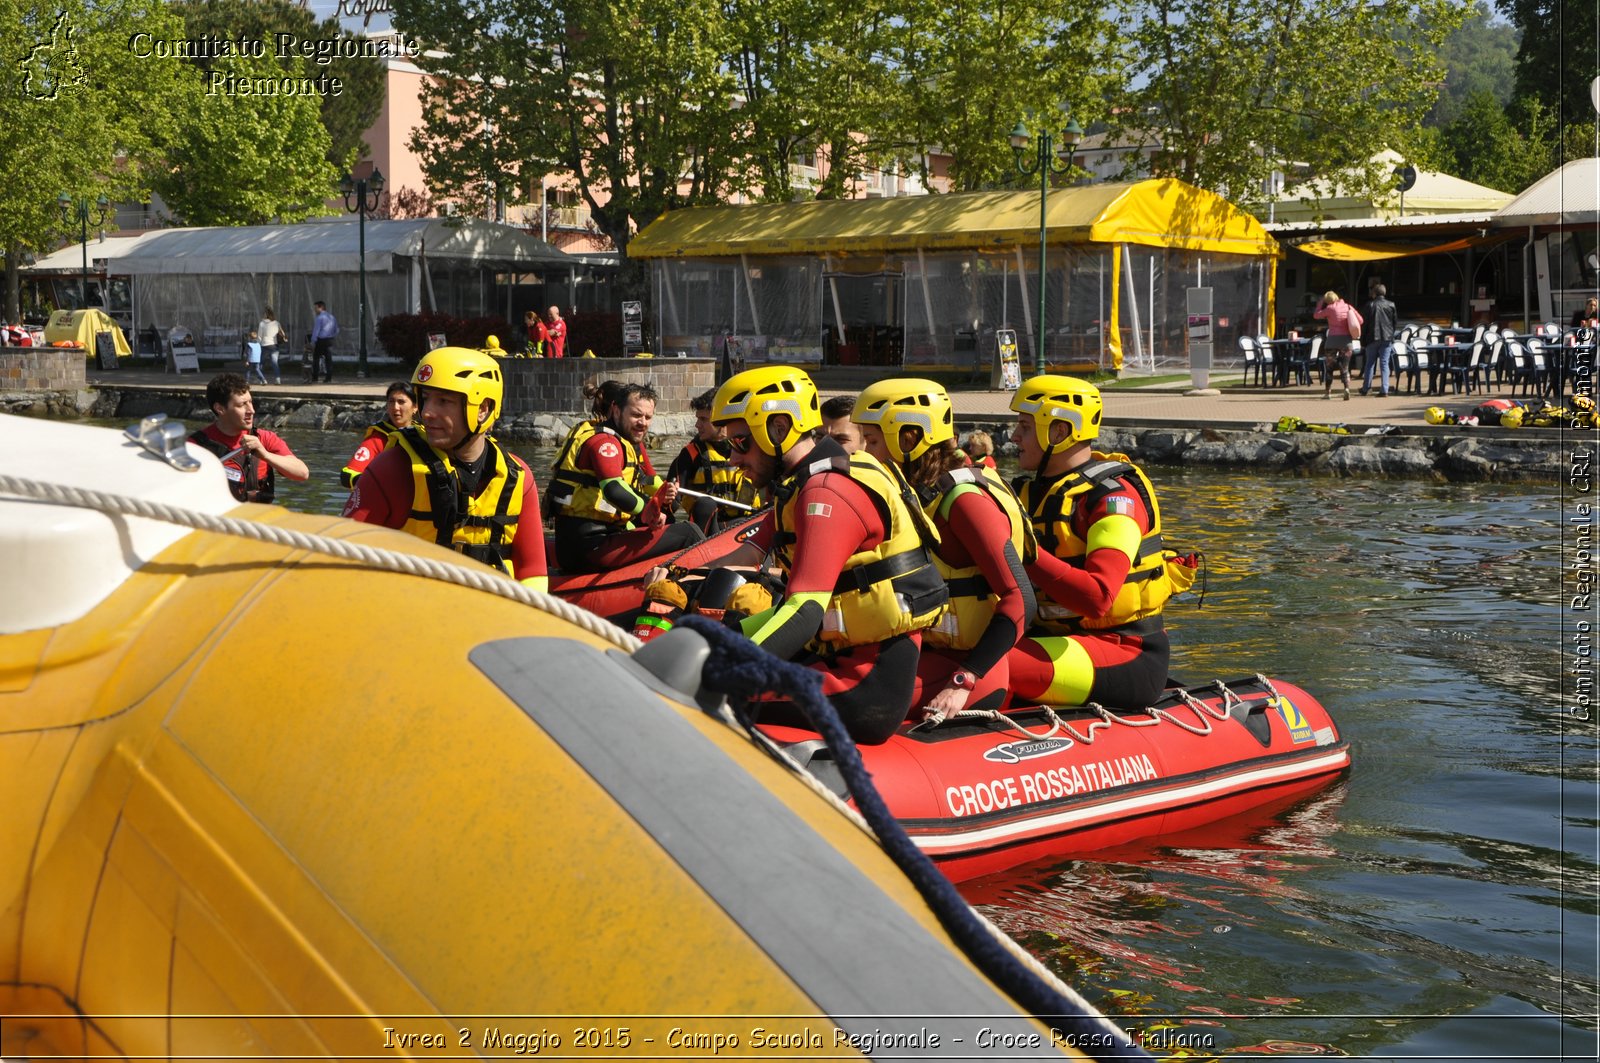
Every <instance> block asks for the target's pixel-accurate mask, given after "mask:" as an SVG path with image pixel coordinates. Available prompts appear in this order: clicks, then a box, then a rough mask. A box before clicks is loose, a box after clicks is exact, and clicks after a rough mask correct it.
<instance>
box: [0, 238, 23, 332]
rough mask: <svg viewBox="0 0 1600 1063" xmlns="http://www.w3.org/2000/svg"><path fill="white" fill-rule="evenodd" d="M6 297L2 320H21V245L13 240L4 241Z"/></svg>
mask: <svg viewBox="0 0 1600 1063" xmlns="http://www.w3.org/2000/svg"><path fill="white" fill-rule="evenodd" d="M5 250H6V296H5V313H4V315H3V319H4V320H5V321H6V322H8V323H11V322H18V321H21V320H22V262H21V261H20V260H21V258H22V245H21V244H19V243H18V242H17V241H15V240H8V241H6V248H5Z"/></svg>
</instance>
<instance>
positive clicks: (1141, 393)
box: [89, 367, 1511, 427]
mask: <svg viewBox="0 0 1600 1063" xmlns="http://www.w3.org/2000/svg"><path fill="white" fill-rule="evenodd" d="M214 372H216V370H205V371H203V372H201V373H200V374H198V375H197V374H195V373H184V374H182V375H174V374H172V373H166V372H162V371H161V370H159V369H148V368H125V369H116V370H101V369H97V368H93V367H91V368H90V369H89V383H90V386H91V387H96V388H127V387H150V388H162V389H170V388H183V389H186V390H188V389H193V390H197V391H204V389H205V383H206V381H207V380H208V379H210V378H211V376H212V375H213V373H214ZM403 375H404V374H403V373H402V372H401V371H400V369H399V368H398V367H393V368H392V369H390V370H388V371H385V369H379V370H378V371H377V374H376V375H374V376H373V377H371V378H369V379H366V380H357V379H356V378H355V377H354V376H353V375H352V376H347V377H343V378H340V379H337V380H336V381H335V382H334V383H332V384H300V383H294V384H291V383H288V382H287V380H286V381H285V383H283V384H281V385H274V384H267V385H265V386H262V385H259V384H258V385H256V386H255V388H254V391H255V393H256V394H258V395H261V396H270V397H282V398H297V399H304V400H314V399H317V398H332V399H346V400H349V399H361V398H367V399H371V400H372V401H374V402H381V401H382V399H383V391H384V388H385V386H387V384H388V383H389V381H390V380H391V379H397V378H400V377H401V376H403ZM819 376H822V377H823V379H822V381H821V382H820V386H821V388H822V391H823V394H824V396H827V395H834V394H846V392H842V391H839V390H837V389H830V388H829V387H828V386H827V381H826V374H825V373H824V374H819ZM1136 380H1137V378H1135V381H1136ZM1127 383H1128V384H1132V383H1134V382H1133V381H1129V382H1127ZM1212 383H1213V384H1216V385H1220V387H1219V390H1218V393H1217V394H1215V395H1187V394H1185V392H1186V391H1187V390H1188V385H1187V384H1186V383H1181V384H1180V383H1170V384H1159V385H1153V386H1145V387H1138V386H1119V387H1114V388H1106V389H1104V390H1103V392H1102V394H1103V395H1104V396H1105V403H1106V417H1107V419H1108V420H1109V421H1111V422H1113V423H1117V424H1124V425H1151V426H1154V425H1168V424H1170V425H1174V426H1184V427H1204V426H1206V425H1216V426H1218V427H1239V426H1245V425H1255V424H1262V423H1266V424H1271V423H1272V422H1275V421H1277V419H1278V418H1280V417H1284V416H1292V417H1298V418H1300V419H1301V420H1304V421H1310V422H1313V423H1334V424H1340V423H1342V424H1349V425H1381V424H1392V425H1396V426H1399V427H1406V426H1412V425H1423V424H1426V422H1425V421H1424V420H1423V411H1425V410H1426V409H1427V408H1428V407H1429V406H1432V405H1440V406H1443V407H1444V408H1445V409H1447V410H1452V411H1455V412H1458V413H1465V412H1467V411H1468V410H1470V409H1471V408H1472V407H1473V406H1475V405H1477V403H1478V402H1480V401H1482V397H1481V396H1478V395H1465V394H1463V395H1445V396H1444V397H1442V398H1440V397H1437V396H1428V395H1409V396H1407V395H1399V394H1394V395H1391V396H1390V397H1389V398H1387V399H1383V398H1379V397H1378V396H1377V394H1376V392H1374V393H1373V394H1372V395H1370V396H1367V397H1366V398H1362V397H1361V396H1360V395H1357V394H1355V393H1352V397H1351V399H1350V401H1349V402H1344V401H1342V400H1341V399H1340V398H1339V397H1338V392H1337V391H1335V393H1334V398H1333V400H1332V401H1328V402H1325V401H1323V398H1322V391H1321V388H1320V387H1316V388H1312V387H1287V388H1260V387H1245V386H1243V383H1242V381H1241V380H1240V378H1239V377H1238V376H1237V375H1229V374H1213V377H1212ZM1011 394H1012V393H1011V392H1009V391H989V390H955V391H952V392H951V393H950V398H951V401H952V402H953V403H954V404H955V410H956V418H957V419H958V420H961V421H974V420H981V421H990V420H1000V421H1003V420H1009V419H1010V418H1011V417H1012V416H1013V414H1012V413H1011V412H1010V402H1011ZM1488 395H1489V397H1493V396H1496V395H1511V390H1510V388H1503V389H1501V390H1500V391H1492V390H1491V391H1490V392H1489V393H1488Z"/></svg>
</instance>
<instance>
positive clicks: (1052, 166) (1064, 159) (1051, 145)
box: [1011, 119, 1083, 373]
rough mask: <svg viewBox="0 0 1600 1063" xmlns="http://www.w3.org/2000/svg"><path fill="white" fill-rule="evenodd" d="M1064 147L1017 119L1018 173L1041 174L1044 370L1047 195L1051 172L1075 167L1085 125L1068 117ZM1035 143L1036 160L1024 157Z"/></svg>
mask: <svg viewBox="0 0 1600 1063" xmlns="http://www.w3.org/2000/svg"><path fill="white" fill-rule="evenodd" d="M1059 135H1060V137H1061V147H1060V149H1059V151H1057V150H1056V149H1055V137H1056V134H1053V133H1052V132H1051V131H1050V130H1049V129H1041V130H1040V131H1039V135H1038V136H1037V137H1031V136H1029V135H1028V127H1027V125H1026V124H1025V123H1024V122H1023V121H1022V120H1021V119H1018V120H1017V125H1016V128H1014V129H1013V130H1011V154H1012V155H1013V156H1014V157H1015V158H1016V160H1017V172H1018V173H1021V174H1023V175H1024V176H1031V175H1032V174H1035V173H1037V174H1038V175H1039V318H1038V321H1037V322H1036V324H1035V327H1034V334H1033V371H1034V372H1035V373H1042V372H1044V342H1045V340H1044V291H1045V289H1044V270H1045V253H1044V251H1045V245H1044V237H1045V194H1046V193H1048V192H1049V191H1050V175H1051V174H1053V173H1066V172H1067V171H1068V170H1070V169H1072V156H1073V155H1074V154H1076V153H1077V150H1078V142H1079V141H1080V140H1082V139H1083V127H1082V126H1080V125H1078V123H1077V122H1076V121H1071V120H1069V121H1068V122H1067V125H1066V128H1064V129H1062V130H1061V133H1060V134H1059ZM1030 142H1032V143H1034V144H1035V146H1036V151H1035V155H1034V159H1033V162H1032V163H1031V164H1030V163H1028V162H1027V161H1026V160H1025V157H1024V152H1026V151H1027V150H1028V144H1029V143H1030Z"/></svg>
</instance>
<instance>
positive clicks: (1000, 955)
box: [678, 614, 1153, 1060]
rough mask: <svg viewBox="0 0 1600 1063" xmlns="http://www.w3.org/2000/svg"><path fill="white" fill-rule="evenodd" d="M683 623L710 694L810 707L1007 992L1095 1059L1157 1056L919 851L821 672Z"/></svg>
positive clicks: (942, 913) (867, 808)
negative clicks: (1029, 955)
mask: <svg viewBox="0 0 1600 1063" xmlns="http://www.w3.org/2000/svg"><path fill="white" fill-rule="evenodd" d="M678 623H679V626H682V627H687V628H689V629H690V630H691V631H694V632H696V633H697V634H699V635H700V636H701V637H702V638H704V639H705V640H706V642H707V643H708V644H709V646H710V648H711V654H710V656H709V657H708V658H707V659H706V662H705V664H704V666H703V667H702V669H701V683H702V684H703V685H704V687H705V688H706V689H707V690H711V691H715V692H717V693H720V694H724V695H727V696H729V697H730V698H731V699H737V700H738V701H739V702H741V703H742V702H743V701H744V700H745V699H748V698H751V697H756V696H759V695H765V694H777V695H778V696H779V697H783V698H786V699H787V700H789V701H790V702H792V703H793V704H794V705H795V706H796V707H797V708H799V709H800V711H801V712H802V713H804V715H805V717H806V719H807V721H808V723H809V724H810V726H811V727H812V729H814V730H815V731H816V732H817V733H818V734H819V735H821V736H822V740H823V742H824V743H825V744H826V745H827V747H828V752H829V753H830V754H831V755H832V757H833V760H834V763H835V764H836V765H837V767H838V768H839V774H840V776H841V777H842V778H843V779H844V781H845V784H846V786H848V787H849V790H850V794H851V796H852V797H853V798H854V799H855V803H856V807H857V809H859V810H860V813H861V816H862V818H863V819H864V820H865V821H866V822H867V825H868V826H869V827H870V828H871V829H872V831H873V833H875V834H876V835H877V836H878V842H879V844H880V845H881V846H882V847H883V850H884V852H885V853H887V854H888V856H889V858H890V859H891V860H893V861H894V863H895V865H896V866H898V867H899V868H900V870H901V871H902V872H903V873H904V874H905V875H906V877H907V878H909V879H910V880H911V882H912V885H914V886H915V887H916V889H917V892H918V893H920V894H921V895H922V897H923V899H924V900H926V901H927V903H928V906H929V907H930V908H931V909H932V910H933V913H934V915H935V916H937V918H938V920H939V922H940V925H942V926H943V927H944V929H945V932H946V933H948V934H949V935H950V937H951V938H952V940H954V941H955V942H956V944H957V946H958V947H960V948H961V950H962V951H963V952H965V953H966V954H967V956H968V957H969V958H970V959H971V960H972V961H973V962H974V963H975V964H977V966H978V967H979V968H980V969H981V970H983V971H984V973H985V974H987V975H988V976H989V978H990V979H992V980H993V981H994V982H995V984H996V985H997V986H999V988H1000V989H1001V990H1002V991H1004V992H1005V993H1007V994H1008V995H1010V996H1011V997H1012V998H1013V999H1014V1000H1016V1001H1017V1002H1018V1003H1019V1004H1021V1005H1022V1006H1023V1007H1025V1008H1027V1009H1028V1011H1029V1012H1030V1013H1032V1014H1033V1015H1034V1016H1035V1017H1036V1018H1038V1019H1039V1020H1040V1021H1041V1022H1044V1023H1047V1024H1048V1025H1050V1026H1051V1027H1052V1028H1054V1029H1056V1030H1058V1031H1060V1033H1061V1034H1062V1036H1063V1038H1064V1039H1065V1040H1066V1041H1067V1042H1068V1043H1069V1044H1072V1045H1073V1046H1074V1047H1077V1048H1078V1049H1079V1051H1082V1052H1083V1053H1084V1054H1085V1055H1087V1056H1089V1057H1090V1058H1092V1059H1097V1060H1111V1059H1116V1060H1148V1059H1152V1058H1153V1057H1151V1056H1150V1055H1149V1053H1147V1052H1145V1051H1144V1050H1143V1049H1142V1048H1140V1047H1139V1046H1138V1045H1137V1044H1136V1043H1135V1042H1134V1041H1133V1039H1132V1038H1131V1037H1130V1036H1129V1035H1128V1033H1127V1031H1125V1030H1123V1029H1122V1028H1121V1027H1119V1026H1117V1025H1116V1024H1115V1023H1113V1022H1112V1021H1111V1020H1110V1019H1108V1018H1106V1017H1105V1016H1104V1015H1101V1014H1099V1013H1098V1012H1097V1011H1095V1010H1094V1008H1093V1006H1092V1005H1090V1004H1089V1002H1088V1001H1086V1000H1084V999H1083V997H1081V996H1079V995H1078V993H1077V992H1076V991H1074V990H1073V989H1072V987H1070V986H1068V985H1065V984H1064V983H1062V982H1061V981H1060V980H1059V979H1056V978H1054V977H1041V972H1042V969H1041V968H1040V967H1039V965H1038V964H1037V962H1022V961H1021V959H1020V957H1019V955H1018V953H1019V951H1020V946H1017V945H1016V943H1015V942H1013V941H1011V940H1010V939H1009V938H1007V937H1006V936H1005V935H1004V934H1002V933H1001V932H1000V931H999V930H998V929H997V928H996V927H995V926H994V925H993V924H992V923H990V922H989V921H988V920H986V919H984V918H983V917H982V916H981V915H980V914H979V913H978V912H976V911H974V910H973V908H972V906H971V905H970V904H968V903H967V901H966V898H964V897H962V896H961V894H960V892H959V891H957V889H956V887H955V884H954V883H952V882H951V881H950V879H949V878H948V877H947V876H946V875H945V874H944V872H942V871H940V870H939V868H938V867H937V865H935V864H934V862H933V860H932V859H931V858H930V857H929V856H928V855H927V854H926V853H924V852H923V851H922V850H921V849H919V848H917V845H916V843H915V842H914V841H912V840H911V837H910V836H909V835H907V834H906V832H905V828H904V827H902V826H901V825H900V822H899V821H898V820H896V819H895V818H894V816H893V814H891V813H890V811H889V808H888V806H887V805H886V804H885V803H884V800H883V797H882V796H881V795H880V794H879V793H878V791H877V789H876V788H875V787H874V786H873V784H872V776H871V774H870V773H868V771H867V770H866V766H865V765H864V764H863V763H862V760H861V752H860V750H858V749H857V748H856V744H855V742H854V740H852V739H851V737H850V734H849V732H848V731H847V730H846V729H845V726H844V723H843V722H842V721H841V720H840V719H839V714H838V711H837V710H836V709H835V708H834V707H833V705H832V704H831V703H830V702H829V701H828V699H827V697H826V696H824V694H823V693H822V676H821V674H820V673H818V672H816V671H813V670H812V669H810V668H805V667H802V666H801V665H797V664H794V663H792V662H789V661H785V660H781V659H779V658H778V657H775V656H773V655H772V654H770V653H768V652H767V651H766V650H763V649H762V648H761V647H760V646H757V645H756V644H755V643H753V642H751V641H750V640H749V639H747V638H744V637H743V636H741V635H738V634H736V633H735V632H733V631H730V630H728V629H727V628H725V627H723V626H722V625H721V624H719V623H717V622H716V621H714V620H711V619H710V618H708V617H703V616H698V615H695V614H690V615H688V616H685V617H684V618H683V619H682V620H680V621H679V622H678ZM1046 973H1047V972H1046Z"/></svg>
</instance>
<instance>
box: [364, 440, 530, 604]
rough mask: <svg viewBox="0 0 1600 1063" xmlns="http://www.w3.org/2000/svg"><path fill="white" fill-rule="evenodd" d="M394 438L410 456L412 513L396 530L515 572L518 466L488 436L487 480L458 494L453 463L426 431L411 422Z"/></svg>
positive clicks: (519, 503)
mask: <svg viewBox="0 0 1600 1063" xmlns="http://www.w3.org/2000/svg"><path fill="white" fill-rule="evenodd" d="M394 441H395V442H396V443H398V444H399V445H400V446H401V448H403V449H404V450H405V452H406V454H407V455H408V456H409V457H410V458H411V514H410V516H409V517H408V518H407V520H406V522H405V524H403V525H401V528H400V530H401V531H405V532H409V533H410V534H412V535H415V536H416V537H417V538H419V539H426V540H428V541H429V542H434V543H438V544H439V545H440V546H448V547H450V548H451V549H453V550H455V551H456V552H457V553H461V554H465V555H466V556H467V557H470V558H472V559H474V560H476V561H482V562H483V563H484V564H486V565H488V566H490V567H491V568H500V569H504V570H505V571H506V572H507V573H508V574H510V575H516V573H515V572H513V571H512V567H511V543H512V541H513V540H515V539H516V537H517V523H518V521H519V520H521V518H522V466H521V465H519V464H517V462H516V460H515V459H513V458H512V457H511V456H510V455H509V454H507V453H506V452H505V451H504V450H503V449H501V447H500V446H499V444H497V443H496V442H495V441H494V440H493V439H487V438H486V439H485V440H484V442H485V443H487V444H488V447H489V457H490V461H491V462H492V468H491V471H490V473H489V477H488V480H487V481H486V482H485V483H484V484H483V485H482V486H481V487H480V489H479V490H478V493H477V494H476V495H473V496H471V497H470V498H462V497H461V482H460V481H459V480H458V479H457V478H456V470H455V466H454V465H452V464H451V462H450V459H449V457H448V456H446V455H444V454H441V453H440V452H439V451H437V450H435V449H434V448H433V447H432V446H431V445H429V443H428V439H427V437H426V436H424V435H423V434H422V433H421V432H420V431H418V430H417V429H416V428H415V427H411V428H406V429H402V430H401V431H400V432H398V433H396V434H395V437H394ZM536 530H537V529H536Z"/></svg>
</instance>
